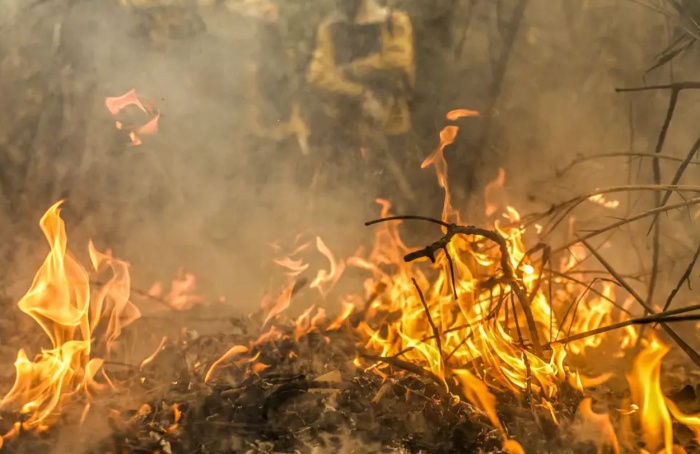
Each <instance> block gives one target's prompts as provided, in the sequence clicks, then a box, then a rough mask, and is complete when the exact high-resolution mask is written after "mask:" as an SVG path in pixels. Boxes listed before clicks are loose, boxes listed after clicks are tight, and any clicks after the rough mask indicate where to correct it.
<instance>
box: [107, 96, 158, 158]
mask: <svg viewBox="0 0 700 454" xmlns="http://www.w3.org/2000/svg"><path fill="white" fill-rule="evenodd" d="M105 106H106V107H107V111H109V113H110V114H112V116H117V115H118V114H119V113H120V112H121V111H122V110H124V109H126V108H127V107H129V106H135V107H136V108H138V109H139V110H140V111H141V112H143V113H144V114H145V115H146V116H148V117H150V118H149V120H148V121H147V122H146V123H145V124H143V125H141V126H138V127H135V128H133V129H132V130H131V131H129V138H130V139H131V144H132V145H134V146H137V145H141V144H142V141H141V138H140V136H145V135H154V134H156V133H158V121H159V120H160V112H154V109H153V103H150V104H148V105H144V104H143V103H142V102H141V100H140V99H139V96H138V94H136V90H133V89H132V90H129V91H128V92H126V93H124V94H123V95H121V96H114V97H107V98H105ZM115 125H116V127H117V129H124V123H123V122H121V121H115Z"/></svg>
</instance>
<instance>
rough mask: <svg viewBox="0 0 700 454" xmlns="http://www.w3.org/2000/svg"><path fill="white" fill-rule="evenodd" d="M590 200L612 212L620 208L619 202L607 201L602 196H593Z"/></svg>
mask: <svg viewBox="0 0 700 454" xmlns="http://www.w3.org/2000/svg"><path fill="white" fill-rule="evenodd" d="M588 200H589V201H591V202H593V203H596V204H598V205H600V206H602V207H603V208H608V209H610V210H612V209H615V208H617V207H619V206H620V201H619V200H606V199H605V197H604V196H603V195H602V194H596V195H592V196H590V197H589V198H588Z"/></svg>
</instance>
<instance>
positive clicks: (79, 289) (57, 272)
mask: <svg viewBox="0 0 700 454" xmlns="http://www.w3.org/2000/svg"><path fill="white" fill-rule="evenodd" d="M61 204H62V202H58V203H56V204H54V205H53V206H52V207H51V208H49V209H48V210H47V211H46V213H45V214H44V216H43V217H42V218H41V221H40V223H39V225H40V227H41V230H42V232H43V233H44V236H45V237H46V239H47V241H48V242H49V246H50V252H49V254H48V255H47V257H46V259H45V260H44V263H43V264H42V265H41V267H40V268H39V270H38V271H37V273H36V275H35V277H34V281H33V282H32V285H31V287H30V289H29V290H28V291H27V293H26V294H25V295H24V297H22V299H21V300H20V301H19V303H18V306H19V308H20V310H22V312H24V313H25V314H27V315H29V316H30V317H32V318H33V319H34V320H35V321H36V322H37V323H38V324H39V326H41V328H42V329H43V330H44V332H45V333H46V334H47V336H48V337H49V339H50V341H51V347H52V348H49V349H42V351H41V353H40V354H39V355H37V357H36V359H35V360H34V361H30V360H29V358H28V357H27V354H26V353H25V351H24V350H23V349H21V350H19V352H18V353H17V360H16V361H15V371H16V377H15V383H14V385H13V387H12V389H11V390H10V391H9V392H8V393H7V394H6V395H5V397H3V398H2V400H0V408H2V409H6V408H8V407H15V408H17V407H19V409H20V411H21V412H22V413H23V414H25V415H27V417H26V419H25V420H24V422H23V423H22V425H21V426H22V428H24V429H36V430H41V429H42V428H44V427H46V425H47V424H50V423H51V422H52V421H53V419H55V417H56V416H57V415H58V413H59V412H60V410H61V407H62V405H63V404H64V403H65V402H66V401H68V400H69V399H70V397H71V396H73V395H74V394H76V393H80V392H84V393H86V394H87V395H88V396H89V393H90V389H94V390H97V389H101V388H102V387H103V386H102V385H100V384H99V383H97V382H95V381H94V377H95V375H96V374H97V373H98V372H99V370H100V369H101V367H102V364H103V361H102V360H101V359H98V358H91V357H90V355H91V350H92V345H91V340H92V335H93V332H94V330H95V329H96V328H97V327H98V324H99V323H100V321H101V320H103V319H104V320H107V326H106V328H105V334H104V337H103V338H102V339H103V341H104V342H105V346H106V349H107V350H110V349H111V348H112V347H113V346H114V342H115V341H116V339H117V337H119V335H120V333H121V330H122V328H123V326H125V325H127V324H129V323H131V322H133V321H134V320H135V319H137V318H138V317H139V315H140V314H139V311H138V309H136V307H134V306H133V305H132V304H131V303H130V302H129V276H128V266H127V264H126V263H125V262H122V261H119V260H116V259H114V258H112V257H111V255H109V254H103V253H100V252H99V251H97V250H96V249H95V247H94V246H93V245H92V243H91V244H90V245H89V252H90V256H91V258H92V261H93V265H94V267H95V269H96V270H97V271H102V270H103V269H105V268H111V270H112V273H113V277H112V278H111V279H110V280H109V281H108V282H107V283H106V284H105V285H104V286H103V288H102V289H101V290H100V291H98V292H97V293H95V294H93V295H91V294H90V281H89V277H88V273H87V271H86V270H85V269H84V268H83V267H82V265H80V263H78V261H77V260H75V258H74V257H73V255H72V254H71V253H70V252H69V251H68V249H67V242H68V239H67V236H66V229H65V224H64V223H63V220H62V219H61V217H60V206H61ZM91 296H92V297H91ZM88 408H89V407H88Z"/></svg>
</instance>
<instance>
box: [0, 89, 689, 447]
mask: <svg viewBox="0 0 700 454" xmlns="http://www.w3.org/2000/svg"><path fill="white" fill-rule="evenodd" d="M115 102H116V103H118V104H120V105H121V104H125V103H126V104H129V103H131V104H135V105H137V106H139V108H141V109H142V110H145V109H143V108H142V107H140V106H141V102H140V101H139V100H138V98H137V97H136V95H135V93H134V92H130V93H129V94H127V95H126V96H125V97H121V98H113V99H112V104H114V103H115ZM108 105H110V104H109V102H108ZM118 110H119V108H118V107H115V111H114V112H113V113H117V111H118ZM149 111H150V110H149ZM474 115H477V113H476V112H473V111H468V110H459V111H454V112H450V113H449V114H448V115H447V118H448V119H452V120H453V119H455V118H459V117H461V116H474ZM153 118H156V119H157V116H155V117H153ZM458 132H459V129H458V127H457V126H448V127H446V128H445V129H444V130H443V132H442V133H441V135H440V144H439V145H438V147H436V150H435V152H433V153H432V154H431V155H430V156H429V157H428V158H426V160H425V161H424V162H423V167H424V168H428V167H431V168H432V169H434V171H435V172H436V176H437V178H438V182H439V184H440V186H441V187H442V188H443V189H444V195H445V199H444V205H443V212H442V216H441V218H440V219H432V218H426V217H420V216H393V215H392V213H391V204H390V202H389V201H387V200H382V199H378V200H377V203H378V205H379V207H380V208H381V217H380V219H378V220H376V221H372V222H369V223H368V225H371V226H372V228H373V229H374V243H373V245H372V247H371V248H368V249H364V248H361V249H359V250H358V251H357V253H356V254H354V255H353V256H351V257H349V258H341V257H338V256H337V254H335V253H334V252H333V251H332V250H331V249H330V248H329V247H328V246H327V245H326V243H325V242H324V241H323V239H322V238H321V237H316V238H315V240H310V241H307V239H306V238H305V237H304V236H302V235H300V236H297V237H296V239H295V240H294V241H293V242H292V244H291V245H288V247H285V246H283V245H281V244H278V243H276V244H274V245H273V249H274V252H275V257H274V259H273V260H274V263H275V264H276V265H277V266H278V267H279V269H280V271H281V273H280V274H282V275H284V278H285V279H286V280H287V282H286V285H285V286H283V287H282V288H280V289H279V292H273V293H271V294H269V295H268V296H267V297H266V298H265V299H264V300H263V301H262V304H261V309H260V311H259V312H257V313H255V314H252V315H251V316H250V317H249V318H248V319H247V320H246V319H239V318H231V320H230V323H231V325H230V329H229V330H228V332H222V333H218V334H212V335H199V334H198V333H197V332H196V331H193V330H190V329H188V328H187V327H186V322H187V317H182V318H178V319H177V320H178V322H179V323H181V324H182V326H181V330H180V335H179V337H178V338H177V339H168V338H167V337H166V338H163V340H162V341H161V342H160V344H159V345H158V347H157V349H156V350H155V351H154V352H153V353H152V354H150V355H148V356H146V357H144V358H142V359H141V361H140V362H139V363H138V364H124V363H120V362H118V361H115V360H112V359H111V358H115V357H119V354H120V352H123V350H124V349H125V348H126V347H125V346H124V345H123V344H122V339H123V337H124V336H123V334H124V333H125V332H127V331H128V330H130V329H131V327H132V326H133V325H135V323H136V321H137V320H138V319H139V318H140V316H141V313H140V311H139V309H138V307H137V305H135V304H134V303H132V301H131V296H132V293H133V291H132V289H131V288H130V277H129V265H128V263H126V262H124V261H122V260H119V259H116V258H114V257H113V256H112V254H111V252H110V251H106V252H100V251H98V250H97V249H96V248H95V247H94V245H93V244H92V243H90V244H89V245H88V252H89V257H90V266H89V267H84V266H83V265H81V264H80V263H79V261H78V260H77V259H76V258H75V257H74V256H73V255H72V254H71V252H70V251H69V250H68V248H67V235H66V228H65V225H64V222H63V220H62V219H61V216H60V213H61V212H60V206H61V202H59V203H56V204H55V205H53V206H52V207H51V208H49V209H48V210H47V211H46V213H45V214H44V216H43V217H42V218H41V221H40V227H41V230H42V232H43V234H44V236H45V237H46V239H47V241H48V243H49V247H50V250H49V253H48V255H47V256H46V259H45V261H44V263H43V264H42V265H41V267H40V268H39V270H38V271H37V273H36V275H35V277H34V281H33V283H32V285H31V287H30V289H29V290H28V291H27V293H26V295H25V296H24V297H23V298H21V299H20V300H19V302H18V307H19V309H20V310H21V311H22V312H23V313H25V314H26V315H28V316H30V317H31V318H32V319H33V320H34V321H35V322H36V323H37V324H38V325H39V327H40V328H41V329H42V330H43V332H44V334H45V335H46V337H48V344H47V343H44V344H43V345H44V346H43V347H42V349H41V351H40V353H38V354H36V355H29V354H28V353H27V351H26V350H25V349H20V350H19V351H18V353H17V359H16V361H15V378H14V385H13V386H12V387H11V388H9V391H7V392H6V394H5V396H4V397H3V398H2V400H1V401H0V409H1V411H2V413H1V414H2V419H0V428H2V437H0V447H2V449H3V450H7V452H46V451H50V450H51V448H52V440H54V438H55V435H54V434H55V433H57V432H58V431H59V430H60V428H61V426H62V424H69V421H72V424H73V426H72V427H75V429H74V430H76V431H77V432H75V433H76V434H81V433H82V435H77V438H78V439H80V440H82V441H81V443H82V445H84V446H82V445H81V448H80V449H81V450H85V451H88V452H115V453H125V452H129V453H132V452H133V453H136V452H138V453H140V452H148V453H154V452H158V453H169V452H175V453H189V452H212V453H213V452H293V451H295V452H319V451H322V452H335V451H339V450H340V449H341V448H345V449H348V450H354V451H356V452H376V451H378V450H381V449H386V450H391V449H395V450H398V451H400V450H404V451H410V452H446V451H454V452H504V451H505V452H508V453H521V452H541V451H548V452H566V451H567V450H568V451H573V452H594V451H595V452H599V453H604V452H612V453H621V452H642V453H651V454H656V453H680V452H695V451H696V450H697V443H698V440H697V437H699V436H700V413H694V412H697V411H698V409H697V408H694V409H693V408H692V407H694V406H697V404H696V402H695V401H694V398H693V399H690V403H689V399H688V398H687V397H686V398H685V399H674V398H672V397H669V394H667V393H666V392H665V388H664V387H662V360H663V359H664V357H666V355H667V354H668V353H669V351H670V350H671V349H672V348H673V347H674V346H675V347H676V348H675V349H676V350H677V351H678V352H684V353H686V354H687V355H688V357H689V359H690V360H691V361H693V362H695V364H696V365H698V354H697V353H696V352H695V351H694V350H693V349H692V348H691V347H690V346H689V345H688V344H687V343H686V342H685V341H684V340H683V339H682V338H681V337H680V336H679V335H678V334H677V333H676V332H675V331H674V328H673V327H672V322H678V321H685V320H692V319H694V318H693V317H694V315H690V316H688V315H683V314H687V313H688V312H691V311H695V310H697V309H698V306H686V307H683V308H681V309H674V310H669V306H670V303H671V301H672V300H673V298H674V296H675V294H676V293H677V289H676V291H674V293H673V294H672V295H670V296H669V298H668V301H667V303H666V304H665V305H664V306H663V307H657V305H655V304H652V303H651V302H649V301H646V300H645V299H644V298H642V297H641V296H640V295H639V292H638V290H635V286H632V285H630V284H629V283H628V282H627V280H626V279H625V278H624V277H623V276H621V275H620V274H619V273H618V272H616V271H615V269H614V268H613V267H612V266H611V265H610V264H609V263H608V262H607V261H606V260H605V258H604V257H603V256H602V255H601V252H600V251H599V248H598V247H594V246H593V245H592V243H591V242H592V241H593V240H595V239H597V238H599V237H600V236H601V235H603V234H605V233H608V232H612V231H613V230H614V229H617V228H619V227H620V226H621V225H624V224H626V223H630V222H633V221H635V220H640V219H646V218H650V217H653V216H654V215H655V214H656V213H658V212H659V209H656V210H651V211H648V212H644V213H641V214H640V215H637V216H633V217H630V218H627V219H623V220H620V221H617V222H615V223H613V224H611V225H610V226H608V227H605V228H601V229H598V230H595V231H590V232H586V233H582V232H577V231H576V229H575V228H574V222H575V221H574V218H573V215H572V214H571V213H572V211H573V210H574V209H575V208H576V207H577V206H579V205H581V204H584V203H590V204H592V205H595V206H596V207H597V208H596V209H600V210H611V209H615V208H616V207H617V205H618V202H617V201H616V200H613V199H612V198H610V197H612V196H611V194H613V193H615V192H621V191H628V190H645V189H646V190H659V189H663V190H674V191H691V192H692V191H697V189H695V188H693V187H681V186H675V187H672V188H671V187H654V186H648V187H626V188H622V189H620V188H612V189H610V190H601V191H597V192H596V193H595V194H586V195H584V196H582V197H578V198H575V199H572V200H570V201H568V202H566V203H564V204H561V205H559V206H556V207H553V208H552V209H550V210H549V211H548V212H546V213H539V214H533V215H529V216H522V215H521V214H520V213H519V212H518V211H517V210H516V209H515V208H513V207H510V206H507V205H505V206H504V205H503V204H502V203H501V202H500V201H501V200H504V197H502V196H501V195H499V193H500V192H502V191H503V188H502V187H503V184H504V182H505V174H504V173H503V172H500V173H499V176H498V179H497V180H495V181H494V182H493V183H491V184H489V185H488V187H487V191H486V197H487V199H486V214H487V219H490V220H491V222H492V224H491V225H490V227H489V228H481V227H476V226H470V225H467V222H465V221H464V220H463V219H461V217H460V212H459V210H458V209H456V208H455V207H454V206H453V205H452V202H451V197H450V187H449V182H448V179H447V163H446V160H445V157H444V151H445V148H446V147H447V146H448V145H449V144H450V143H452V141H454V139H455V137H456V136H457V134H458ZM141 133H143V131H141ZM136 137H137V136H136ZM698 202H699V201H698V199H688V200H686V201H685V202H684V204H683V206H691V205H693V204H696V203H698ZM669 207H674V205H669ZM413 222H430V223H432V224H434V225H435V227H436V230H438V229H439V230H441V232H442V235H441V236H440V237H439V238H438V239H437V240H436V241H435V242H434V243H432V244H430V245H428V246H426V247H423V248H420V247H419V248H416V247H411V246H408V245H406V244H405V243H404V241H403V240H402V237H401V230H400V227H401V226H406V227H408V228H410V225H411V223H413ZM560 225H563V226H566V227H567V228H566V229H565V230H567V232H565V237H568V239H565V240H564V241H562V242H560V245H555V244H554V243H553V242H554V239H555V236H554V232H556V231H557V228H558V226H560ZM550 242H551V243H552V244H550ZM603 244H606V243H603ZM312 253H313V254H318V256H319V257H320V258H321V259H322V260H323V261H324V262H325V263H326V264H325V265H323V266H321V267H320V269H314V268H316V267H315V266H312V265H311V263H312V261H309V260H308V257H309V254H312ZM696 258H697V254H696ZM591 259H595V260H597V262H598V263H600V264H601V265H602V266H603V268H604V269H605V270H604V271H601V270H596V269H594V268H591V267H590V262H592V261H593V260H591ZM693 265H694V260H693V262H692V263H690V265H689V267H688V271H687V272H686V274H685V275H684V276H683V279H682V280H681V281H680V283H679V287H680V285H681V284H682V283H683V281H684V280H685V279H686V278H687V276H688V275H689V274H690V272H691V270H692V267H693ZM352 272H359V273H362V274H363V275H364V276H365V281H364V288H363V289H355V291H353V292H349V293H345V294H342V295H340V296H338V295H337V292H336V287H338V284H339V283H341V282H342V281H343V278H344V277H345V276H346V275H347V274H348V273H352ZM591 275H594V277H593V278H591ZM194 288H195V278H194V276H193V275H191V274H186V273H185V274H183V275H182V276H181V277H179V278H178V279H176V280H175V281H173V284H172V286H171V289H170V291H169V292H168V293H165V292H164V290H163V288H162V285H161V284H159V283H156V284H154V286H153V287H152V288H151V289H150V291H148V292H142V294H141V296H144V297H148V298H150V299H155V300H158V301H159V302H160V303H161V304H162V305H163V306H167V308H168V310H169V311H171V312H172V313H174V314H178V315H182V314H187V312H188V311H191V310H192V308H195V307H197V306H198V305H200V304H202V303H203V300H202V298H201V297H198V296H196V295H194ZM297 301H301V302H303V304H306V306H305V308H302V310H301V315H299V316H292V315H291V313H292V309H294V308H295V306H298V303H297ZM334 301H337V302H338V304H337V305H334V304H333V302H334ZM296 309H298V307H296ZM327 310H328V311H329V312H332V314H333V315H329V314H328V313H327ZM643 326H648V329H644V328H642V327H643ZM613 362H615V363H619V364H620V365H621V366H623V367H612V366H611V363H613ZM625 365H626V366H625ZM624 367H626V372H625V370H624ZM625 383H626V385H625ZM691 392H692V390H691ZM692 394H693V395H694V392H692ZM92 418H104V419H105V421H107V425H108V427H109V430H108V431H107V432H106V433H104V434H100V436H99V437H97V436H93V435H90V434H85V433H83V432H81V429H80V427H82V426H86V425H87V424H88V422H89V420H91V419H92ZM86 430H89V429H86ZM86 440H87V441H86ZM353 443H355V444H354V445H353Z"/></svg>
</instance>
